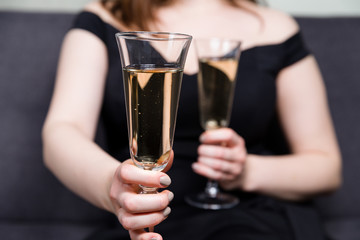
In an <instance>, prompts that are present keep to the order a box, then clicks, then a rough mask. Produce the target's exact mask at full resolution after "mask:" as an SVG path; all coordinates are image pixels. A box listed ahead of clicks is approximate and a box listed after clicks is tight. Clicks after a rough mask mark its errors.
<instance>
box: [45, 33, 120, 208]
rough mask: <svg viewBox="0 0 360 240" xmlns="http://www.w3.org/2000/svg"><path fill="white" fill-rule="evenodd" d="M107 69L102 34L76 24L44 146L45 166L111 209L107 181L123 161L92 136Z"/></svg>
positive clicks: (60, 69) (58, 80)
mask: <svg viewBox="0 0 360 240" xmlns="http://www.w3.org/2000/svg"><path fill="white" fill-rule="evenodd" d="M106 70H107V55H106V48H105V45H104V44H103V43H102V42H101V40H100V39H98V38H97V37H96V36H95V35H93V34H92V33H90V32H87V31H84V30H80V29H74V30H71V31H70V32H69V33H68V34H67V35H66V37H65V39H64V42H63V46H62V49H61V54H60V59H59V66H58V72H57V77H56V83H55V89H54V94H53V98H52V102H51V105H50V109H49V112H48V115H47V118H46V121H45V124H44V127H43V143H44V144H43V146H44V147H43V151H44V161H45V164H46V166H47V167H48V168H49V169H50V170H51V171H52V172H53V173H54V174H55V175H56V176H57V177H58V178H59V179H60V180H61V181H62V182H63V183H64V184H65V185H66V186H67V187H68V188H70V189H71V190H72V191H74V192H75V193H77V194H79V195H80V196H82V197H83V198H85V199H86V200H88V201H89V202H91V203H93V204H94V205H96V206H98V207H101V208H103V209H107V210H110V207H111V204H110V202H109V199H108V198H107V196H108V192H109V189H110V186H109V185H108V184H110V182H111V179H112V177H113V176H114V173H115V170H116V167H117V166H118V165H119V162H117V161H116V160H115V159H112V158H111V157H110V156H109V155H108V154H106V153H105V152H104V151H102V150H101V149H100V148H99V147H98V146H97V145H96V144H95V143H93V141H92V140H93V138H94V135H95V130H96V124H97V120H98V114H99V111H100V106H101V102H102V96H103V88H104V83H105V76H106ZM94 176H96V177H94Z"/></svg>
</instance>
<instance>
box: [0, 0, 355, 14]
mask: <svg viewBox="0 0 360 240" xmlns="http://www.w3.org/2000/svg"><path fill="white" fill-rule="evenodd" d="M209 1H211V0H209ZM87 2H90V0H61V1H60V0H0V9H15V10H19V9H20V10H31V11H48V10H51V11H71V12H73V11H77V10H80V9H81V7H82V6H84V5H85V4H86V3H87ZM265 2H267V3H268V5H269V6H271V7H273V8H276V9H279V10H282V11H285V12H288V13H290V14H292V15H298V16H301V15H302V16H305V15H308V16H309V15H310V16H344V15H345V16H349V15H350V16H354V15H355V16H360V0H265Z"/></svg>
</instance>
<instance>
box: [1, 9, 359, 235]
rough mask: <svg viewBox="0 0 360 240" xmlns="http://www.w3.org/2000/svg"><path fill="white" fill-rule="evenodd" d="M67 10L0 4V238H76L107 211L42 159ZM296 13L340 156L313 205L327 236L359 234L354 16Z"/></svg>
mask: <svg viewBox="0 0 360 240" xmlns="http://www.w3.org/2000/svg"><path fill="white" fill-rule="evenodd" d="M73 17H74V14H73V13H53V12H52V13H44V12H42V13H40V12H36V13H34V12H31V13H29V12H15V11H0V239H4V240H13V239H14V240H18V239H26V240H41V239H44V240H45V239H46V240H58V239H62V240H63V239H66V240H79V239H83V238H84V237H85V236H87V235H89V234H90V233H92V232H94V231H97V230H98V229H100V228H101V227H102V226H103V225H104V224H106V223H107V221H110V220H112V218H114V216H112V215H110V214H109V213H106V212H104V211H101V210H99V209H96V208H95V207H93V206H91V205H90V204H88V203H86V202H85V201H83V200H82V199H80V198H79V197H77V196H76V195H75V194H73V193H72V192H70V191H69V190H67V189H66V188H65V187H64V186H63V185H62V184H61V183H60V182H58V180H57V179H56V178H55V177H54V176H53V175H52V174H51V173H50V172H49V171H48V170H47V169H46V168H45V167H44V166H43V162H42V151H41V138H40V137H41V136H40V132H41V127H42V124H43V121H44V117H45V115H46V112H47V109H48V106H49V101H50V97H51V94H52V89H53V84H54V77H55V73H56V64H57V60H58V55H59V48H60V45H61V41H62V38H63V36H64V34H65V32H66V31H67V30H68V28H69V26H70V24H71V22H72V19H73ZM297 20H298V22H299V24H300V26H301V28H302V31H303V34H304V38H305V39H306V41H307V43H308V47H309V48H310V49H311V51H312V52H313V53H314V54H315V56H316V58H317V59H318V62H319V65H320V68H321V71H322V73H323V76H324V79H325V83H326V87H327V90H328V98H329V102H330V107H331V113H332V116H333V119H334V122H335V127H336V131H337V135H338V138H339V142H340V147H341V150H342V155H343V161H344V163H343V165H344V168H343V174H344V182H343V185H342V187H341V188H340V190H339V191H337V192H336V193H334V194H330V195H327V196H322V197H319V198H317V199H316V205H317V208H318V209H319V211H320V213H321V217H322V220H323V225H324V228H325V230H326V232H327V234H328V237H329V239H332V240H359V239H360V204H359V203H360V191H358V190H357V189H358V184H359V183H360V176H359V173H358V172H357V171H359V170H360V108H359V105H360V17H348V18H340V17H327V18H309V17H299V18H297ZM324 167H325V166H324Z"/></svg>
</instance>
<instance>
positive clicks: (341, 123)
mask: <svg viewBox="0 0 360 240" xmlns="http://www.w3.org/2000/svg"><path fill="white" fill-rule="evenodd" d="M298 21H299V23H300V26H301V28H302V31H303V33H304V37H305V39H306V41H307V43H308V46H309V48H310V49H311V50H312V52H313V53H314V54H315V57H316V58H317V60H318V62H319V66H320V69H321V71H322V74H323V76H324V80H325V84H326V87H327V91H328V98H329V102H330V108H331V112H332V116H333V120H334V124H335V128H336V132H337V136H338V140H339V144H340V147H341V151H342V156H343V177H344V179H343V186H342V187H341V188H340V190H339V191H337V192H336V193H335V194H332V195H330V196H326V197H321V198H319V199H318V200H317V204H318V207H319V210H320V212H321V214H322V215H323V217H324V218H325V219H326V221H325V228H326V230H327V231H328V232H329V233H330V234H331V236H332V239H336V240H337V239H339V240H356V239H360V205H359V203H360V191H359V190H358V189H359V183H360V174H359V172H358V171H359V170H360V17H358V18H355V17H354V18H299V19H298ZM325 167H326V166H324V168H325Z"/></svg>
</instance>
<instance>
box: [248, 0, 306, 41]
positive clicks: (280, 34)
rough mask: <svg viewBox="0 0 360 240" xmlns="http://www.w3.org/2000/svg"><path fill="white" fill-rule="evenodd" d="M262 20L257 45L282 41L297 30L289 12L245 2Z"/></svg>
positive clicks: (297, 26)
mask: <svg viewBox="0 0 360 240" xmlns="http://www.w3.org/2000/svg"><path fill="white" fill-rule="evenodd" d="M245 7H246V8H248V9H249V10H250V11H252V12H253V13H255V14H256V15H257V16H258V17H259V18H260V20H261V22H262V27H261V34H260V36H261V37H259V39H258V41H259V43H258V44H259V45H262V44H264V43H265V44H277V43H282V42H284V41H286V40H287V39H289V38H290V37H292V36H293V35H295V34H296V33H297V32H299V25H298V24H297V22H296V20H295V19H294V18H293V17H292V16H290V15H289V14H287V13H285V12H282V11H279V10H276V9H272V8H270V7H267V6H261V5H255V4H251V3H247V4H245Z"/></svg>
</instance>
